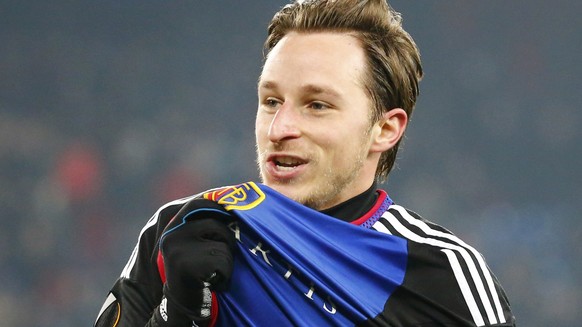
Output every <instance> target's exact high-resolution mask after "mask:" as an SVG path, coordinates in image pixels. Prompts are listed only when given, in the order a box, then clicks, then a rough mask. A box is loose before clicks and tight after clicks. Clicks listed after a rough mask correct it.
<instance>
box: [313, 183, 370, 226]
mask: <svg viewBox="0 0 582 327" xmlns="http://www.w3.org/2000/svg"><path fill="white" fill-rule="evenodd" d="M376 187H377V185H376V183H373V184H372V186H371V187H370V188H368V189H367V190H366V191H364V192H362V193H360V194H358V195H356V196H354V197H353V198H351V199H348V200H346V201H344V202H342V203H340V204H337V205H335V206H333V207H331V208H329V209H325V210H321V212H322V213H324V214H326V215H329V216H332V217H335V218H338V219H341V220H343V221H348V222H351V221H354V220H356V219H358V218H360V217H361V216H363V215H364V214H366V213H367V212H368V211H369V210H370V209H371V208H372V207H373V206H374V204H375V203H376V199H377V198H378V193H377V192H376Z"/></svg>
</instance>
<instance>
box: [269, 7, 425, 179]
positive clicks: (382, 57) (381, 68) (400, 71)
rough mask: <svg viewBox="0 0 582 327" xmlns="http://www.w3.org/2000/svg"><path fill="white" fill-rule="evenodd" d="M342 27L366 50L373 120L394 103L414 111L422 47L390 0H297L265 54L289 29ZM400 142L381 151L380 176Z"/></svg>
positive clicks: (281, 16) (277, 19)
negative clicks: (388, 0) (388, 1)
mask: <svg viewBox="0 0 582 327" xmlns="http://www.w3.org/2000/svg"><path fill="white" fill-rule="evenodd" d="M291 31H296V32H319V31H331V32H344V33H350V34H352V35H353V36H355V37H356V38H357V39H358V40H360V42H361V44H362V47H363V49H364V51H365V53H366V57H367V64H368V74H367V75H366V76H364V86H365V88H366V90H367V92H368V93H369V95H370V97H371V99H372V102H373V104H374V108H373V110H372V112H371V115H370V116H371V123H374V122H376V121H378V119H380V117H381V116H382V114H383V113H384V112H386V111H389V110H391V109H393V108H402V109H404V111H406V114H407V115H408V116H409V117H410V116H411V115H412V111H413V110H414V105H415V103H416V98H417V96H418V94H419V89H418V83H419V81H420V80H421V78H422V75H423V72H422V66H421V62H420V53H419V51H418V48H417V47H416V44H415V43H414V40H412V37H411V36H410V35H409V34H408V33H407V32H406V31H405V30H404V29H403V28H402V19H401V16H400V14H399V13H397V12H395V11H394V10H393V9H392V8H390V6H389V5H388V3H387V2H386V0H303V1H301V0H296V1H295V2H293V3H291V4H288V5H286V6H285V7H283V8H282V9H281V10H280V11H279V12H277V13H276V14H275V16H274V17H273V19H272V20H271V23H270V24H269V28H268V33H269V35H268V37H267V40H266V41H265V45H264V47H265V52H264V55H265V58H266V56H267V55H268V53H269V52H270V51H271V50H272V49H273V47H275V45H277V43H278V42H279V41H280V40H281V39H282V38H283V37H284V36H285V35H286V34H287V33H289V32H291ZM399 145H400V140H399V141H398V143H397V144H396V145H395V146H394V147H393V148H392V149H390V150H388V151H386V152H384V153H382V156H381V157H380V161H379V162H378V167H377V169H376V178H377V179H379V180H383V179H385V178H386V177H387V176H388V174H389V172H390V170H391V169H392V167H393V166H394V162H395V161H396V152H397V151H398V146H399Z"/></svg>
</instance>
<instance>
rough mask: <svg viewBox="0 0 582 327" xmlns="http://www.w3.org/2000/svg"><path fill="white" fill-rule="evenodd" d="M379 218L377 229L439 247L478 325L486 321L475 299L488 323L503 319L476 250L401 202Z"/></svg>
mask: <svg viewBox="0 0 582 327" xmlns="http://www.w3.org/2000/svg"><path fill="white" fill-rule="evenodd" d="M382 218H383V219H380V220H379V221H378V222H376V224H374V226H373V228H374V229H376V230H377V231H379V232H384V233H386V232H388V233H390V234H399V235H401V236H402V237H404V238H407V239H409V240H410V241H413V242H417V243H422V244H427V245H430V246H435V247H437V248H440V250H441V251H442V252H443V253H444V254H445V255H446V257H447V259H448V261H449V263H450V265H451V269H452V271H453V274H454V276H455V279H456V280H457V283H458V285H459V288H460V289H461V293H462V295H463V298H464V300H465V302H466V303H467V307H468V309H469V312H470V314H471V316H472V318H473V320H474V322H475V324H476V325H477V326H484V325H485V319H484V317H483V314H482V312H481V309H480V306H479V304H478V303H480V304H481V307H482V308H483V310H484V311H485V315H486V317H487V320H488V321H489V323H491V324H496V323H498V322H500V323H505V316H504V313H503V309H502V307H501V300H500V298H499V294H498V292H497V289H496V287H495V283H494V281H493V277H492V276H491V272H490V271H489V269H488V267H487V265H486V263H485V260H484V259H483V257H482V256H481V254H480V253H479V252H478V251H477V250H475V249H474V248H473V247H471V246H470V245H468V244H467V243H465V242H464V241H462V240H461V239H459V238H458V237H456V236H455V235H453V234H451V233H448V232H445V231H441V230H438V229H436V228H433V227H432V226H430V225H429V224H427V223H426V222H425V221H423V220H421V219H419V218H418V217H415V216H413V215H412V214H411V213H410V212H409V211H408V210H406V209H405V208H403V207H401V206H398V205H392V206H391V207H390V209H389V210H388V211H386V212H385V213H384V214H383V215H382ZM463 267H465V268H466V270H464V269H463ZM467 272H468V274H467ZM470 284H472V285H474V287H475V291H473V290H472V289H471V287H470ZM478 301H479V302H478Z"/></svg>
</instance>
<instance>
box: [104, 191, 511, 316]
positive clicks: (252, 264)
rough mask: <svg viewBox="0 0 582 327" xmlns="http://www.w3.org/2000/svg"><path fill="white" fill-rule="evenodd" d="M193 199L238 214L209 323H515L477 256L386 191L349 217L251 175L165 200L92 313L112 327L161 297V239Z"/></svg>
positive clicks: (148, 312)
mask: <svg viewBox="0 0 582 327" xmlns="http://www.w3.org/2000/svg"><path fill="white" fill-rule="evenodd" d="M195 198H205V199H207V200H211V201H215V202H217V203H219V204H221V205H223V206H224V208H225V210H227V211H228V212H229V213H231V215H232V216H233V217H235V219H234V222H233V223H232V224H231V225H230V226H229V227H230V228H231V230H232V231H233V233H234V235H235V238H236V240H237V248H236V250H235V253H234V258H235V262H234V271H233V275H232V277H231V281H230V284H229V288H228V290H226V291H224V292H217V293H215V294H214V296H215V301H214V306H216V308H214V309H215V310H213V312H215V314H217V316H216V317H215V318H216V319H215V321H216V325H217V326H354V325H359V326H442V325H447V326H514V325H515V322H514V318H513V315H512V314H511V310H510V306H509V303H508V301H507V298H506V296H505V294H504V292H503V289H502V288H501V286H500V284H499V282H498V281H497V279H496V278H495V276H494V275H493V274H492V273H491V272H490V270H489V268H488V267H487V265H486V264H485V261H484V259H483V257H482V256H481V255H480V254H479V253H478V252H477V251H476V250H475V249H473V248H472V247H471V246H469V245H468V244H466V243H464V242H463V241H462V240H460V239H458V238H457V237H456V236H454V235H453V234H452V233H450V232H449V231H447V230H446V229H444V228H442V227H440V226H438V225H436V224H432V223H430V222H428V221H426V220H424V219H422V218H421V217H419V216H418V215H416V214H415V213H413V212H411V211H409V210H406V209H404V208H403V207H401V206H398V205H396V204H394V203H392V201H391V200H390V198H389V197H388V196H387V194H386V193H385V192H384V191H382V190H378V191H377V193H376V201H375V203H374V204H373V206H372V208H370V210H368V212H366V213H365V214H364V215H362V216H361V217H358V218H357V219H354V220H353V221H352V223H346V222H345V221H342V220H340V219H336V218H334V217H331V216H329V215H327V214H325V213H322V212H318V211H315V210H313V209H310V208H307V207H305V206H303V205H301V204H299V203H297V202H294V201H292V200H290V199H288V198H286V197H285V196H283V195H281V194H279V193H277V192H275V191H274V190H272V189H270V188H269V187H267V186H265V185H261V184H255V183H252V182H251V183H245V184H241V185H238V186H235V187H228V188H222V189H217V190H212V191H209V192H205V193H203V194H201V195H197V196H195V197H191V198H186V199H183V200H178V201H175V202H172V203H169V204H168V205H166V206H164V207H162V208H161V209H160V210H159V211H158V212H157V213H156V214H155V215H154V216H153V217H152V218H151V219H150V221H148V223H147V224H146V226H145V227H144V229H143V230H142V232H141V233H140V237H139V241H138V244H137V246H136V248H135V250H134V252H133V253H132V256H131V257H130V260H129V262H128V264H127V265H126V267H125V269H124V270H123V272H122V275H121V276H120V278H119V279H118V281H117V282H116V284H115V285H114V287H113V289H112V290H111V294H110V296H109V298H108V299H109V302H108V303H109V304H110V305H104V309H103V310H102V312H103V313H102V314H101V315H100V316H103V317H106V316H112V317H113V316H118V319H117V321H118V322H117V323H118V325H119V326H140V325H145V324H146V322H147V321H148V320H149V319H150V316H151V312H152V310H153V309H154V308H156V307H157V306H158V305H159V304H160V300H161V298H162V285H163V269H161V267H163V265H160V263H159V260H158V258H159V256H158V251H159V250H158V244H157V242H158V240H159V238H160V236H161V232H162V231H163V230H164V227H165V226H166V225H167V223H168V221H169V220H170V219H171V218H172V217H173V216H174V215H175V214H176V213H177V212H178V210H179V209H180V208H181V207H182V205H183V204H184V203H186V202H187V201H191V200H192V199H195ZM160 266H161V267H160ZM106 304H107V303H106ZM116 308H117V309H116ZM100 319H103V321H105V320H106V319H105V318H98V321H99V320H100ZM100 326H101V325H100ZM112 326H113V325H112Z"/></svg>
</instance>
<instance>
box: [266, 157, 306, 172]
mask: <svg viewBox="0 0 582 327" xmlns="http://www.w3.org/2000/svg"><path fill="white" fill-rule="evenodd" d="M273 162H274V163H275V166H277V169H279V170H293V169H294V168H296V167H298V166H300V165H302V164H304V163H305V162H304V161H302V160H299V159H297V158H291V157H279V158H275V159H274V160H273Z"/></svg>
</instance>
